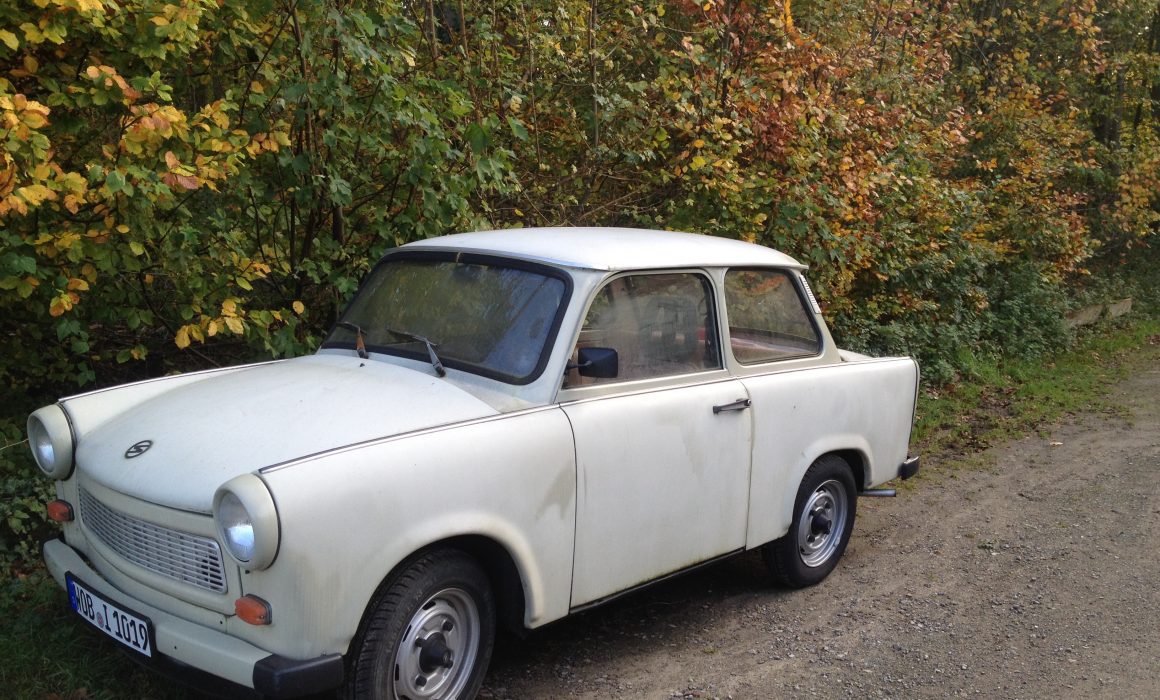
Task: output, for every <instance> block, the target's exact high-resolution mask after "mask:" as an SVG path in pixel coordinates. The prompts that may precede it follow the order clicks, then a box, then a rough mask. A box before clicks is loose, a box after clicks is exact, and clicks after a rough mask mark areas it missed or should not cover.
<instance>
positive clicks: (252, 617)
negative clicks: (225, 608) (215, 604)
mask: <svg viewBox="0 0 1160 700" xmlns="http://www.w3.org/2000/svg"><path fill="white" fill-rule="evenodd" d="M234 612H235V613H237V615H238V617H240V618H241V619H242V620H243V621H245V622H248V623H250V624H251V625H268V624H270V604H269V603H267V602H266V601H264V600H262V599H261V598H259V597H258V596H256V595H244V596H242V597H241V598H238V599H237V600H235V601H234Z"/></svg>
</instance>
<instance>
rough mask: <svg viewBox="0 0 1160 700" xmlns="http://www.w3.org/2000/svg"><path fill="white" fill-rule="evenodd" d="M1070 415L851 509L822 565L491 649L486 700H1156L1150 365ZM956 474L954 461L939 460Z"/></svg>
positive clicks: (750, 568)
mask: <svg viewBox="0 0 1160 700" xmlns="http://www.w3.org/2000/svg"><path fill="white" fill-rule="evenodd" d="M1148 352H1149V354H1150V355H1152V360H1153V361H1152V362H1151V363H1149V364H1139V365H1137V366H1138V367H1139V369H1138V370H1137V371H1135V372H1133V373H1132V375H1131V376H1130V378H1129V379H1127V380H1125V381H1124V382H1122V383H1120V384H1118V385H1117V386H1115V387H1113V388H1112V389H1111V391H1110V395H1109V397H1108V399H1107V401H1108V403H1110V404H1111V405H1115V406H1118V407H1122V409H1117V410H1115V411H1111V412H1108V411H1104V412H1096V411H1091V412H1086V413H1082V414H1079V415H1075V416H1072V417H1070V418H1068V419H1067V420H1065V421H1063V422H1061V423H1060V424H1057V425H1052V426H1044V427H1042V428H1040V429H1039V431H1038V432H1037V433H1036V434H1034V435H1032V436H1028V437H1025V438H1023V439H1019V440H1016V441H1013V442H1010V443H1008V444H1004V445H999V446H996V447H993V448H991V449H989V450H986V451H985V452H981V453H979V454H977V455H973V456H971V458H970V459H967V460H965V462H966V463H969V466H967V465H966V464H965V462H964V460H963V459H962V458H961V457H962V456H959V457H958V458H956V459H954V460H949V459H938V458H937V457H936V458H929V457H928V458H926V459H925V460H924V463H923V467H922V470H923V471H922V472H921V473H920V475H919V477H918V478H917V479H915V480H914V481H913V482H911V483H913V484H914V486H913V487H911V485H910V484H906V485H905V487H904V488H902V489H901V490H900V491H899V496H898V497H897V498H894V499H886V498H881V499H879V498H862V499H859V501H858V518H857V522H856V524H855V529H854V536H853V540H852V541H851V543H850V547H849V549H848V550H847V551H846V554H845V557H844V558H843V560H842V561H841V562H840V563H839V565H838V568H837V569H836V570H835V571H834V573H833V574H831V575H830V577H829V578H828V579H826V580H825V581H823V582H822V583H821V584H819V585H817V586H815V587H813V588H810V589H806V590H799V591H784V590H778V589H775V588H772V587H770V585H769V583H768V578H767V576H766V573H765V570H764V567H763V564H762V562H761V557H760V556H759V555H758V554H756V553H748V554H745V555H742V556H739V557H736V558H734V559H731V560H729V561H726V562H724V563H722V564H719V565H715V566H713V567H710V568H707V569H703V570H700V571H698V572H694V573H691V574H688V575H686V576H683V577H680V578H677V579H675V580H672V581H669V582H666V583H663V584H659V585H657V586H654V587H652V588H650V589H647V590H646V591H643V592H641V593H638V594H635V595H631V596H628V597H626V598H622V599H620V600H618V601H616V602H614V603H612V604H610V605H607V606H604V607H602V608H598V609H596V610H593V611H591V612H588V613H584V614H581V615H577V616H575V617H572V618H568V619H567V620H564V621H562V622H559V623H556V624H555V625H552V626H549V627H548V628H546V629H543V630H540V631H537V632H535V633H533V634H532V635H531V636H530V637H528V638H526V639H523V640H517V639H503V640H501V641H500V643H499V645H498V646H497V649H496V657H495V659H494V660H493V662H492V667H491V671H490V674H489V676H488V679H487V683H486V685H485V689H484V691H483V693H482V694H481V697H489V698H560V697H573V698H809V697H824V698H836V697H845V696H851V697H859V698H861V697H900V698H943V697H965V696H972V697H974V696H977V697H986V698H1060V697H1062V698H1069V697H1085V698H1093V697H1105V698H1112V697H1114V698H1158V697H1160V592H1158V591H1157V583H1156V582H1157V581H1158V580H1160V556H1158V555H1160V478H1158V477H1160V399H1158V397H1160V369H1157V367H1160V363H1158V362H1155V360H1160V352H1157V350H1156V349H1155V348H1153V349H1150V350H1149V351H1148ZM955 465H958V466H955Z"/></svg>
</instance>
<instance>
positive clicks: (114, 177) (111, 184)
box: [105, 170, 140, 255]
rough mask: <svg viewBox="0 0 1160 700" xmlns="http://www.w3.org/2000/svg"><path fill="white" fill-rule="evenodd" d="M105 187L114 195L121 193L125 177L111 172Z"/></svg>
mask: <svg viewBox="0 0 1160 700" xmlns="http://www.w3.org/2000/svg"><path fill="white" fill-rule="evenodd" d="M105 187H108V188H109V192H111V193H113V194H116V193H118V192H120V191H121V190H123V189H125V176H124V175H122V174H121V171H119V170H111V171H109V174H108V175H107V176H106V177H105ZM138 255H140V253H138Z"/></svg>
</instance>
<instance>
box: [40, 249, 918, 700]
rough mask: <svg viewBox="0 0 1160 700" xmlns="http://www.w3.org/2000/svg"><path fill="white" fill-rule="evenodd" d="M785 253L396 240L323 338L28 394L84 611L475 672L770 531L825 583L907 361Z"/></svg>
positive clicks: (388, 672) (187, 643)
mask: <svg viewBox="0 0 1160 700" xmlns="http://www.w3.org/2000/svg"><path fill="white" fill-rule="evenodd" d="M802 270H803V267H802V266H801V265H799V264H798V263H796V262H794V260H793V259H791V258H789V257H787V256H785V255H783V254H781V253H778V252H775V251H773V250H769V249H767V248H763V247H760V246H757V245H752V244H749V243H743V242H739V241H733V240H725V239H721V238H712V237H706V236H698V235H692V234H684V233H671V232H660V231H639V230H626V229H579V228H560V229H522V230H508V231H490V232H479V233H466V234H461V235H455V236H447V237H444V238H437V239H432V240H426V241H422V242H418V243H412V244H408V245H404V246H402V247H400V248H397V249H394V250H392V251H390V252H389V253H388V254H387V255H386V256H385V257H384V258H383V260H382V261H381V262H380V263H379V265H378V266H377V267H376V268H375V269H374V271H373V272H372V273H371V274H370V276H369V277H368V279H367V280H366V282H365V283H364V284H363V287H362V289H361V290H360V291H359V293H358V295H357V296H356V297H355V299H354V301H353V302H352V303H351V304H350V307H349V308H348V309H347V310H346V312H345V314H344V315H343V316H342V320H341V321H339V322H338V323H337V324H336V326H335V328H334V329H333V331H332V332H331V334H330V335H329V337H328V338H327V339H326V341H325V342H324V343H323V344H322V347H321V349H320V350H319V351H318V353H317V354H315V355H312V356H308V357H300V358H296V359H292V360H284V361H278V362H267V363H263V364H257V365H249V366H245V367H232V368H227V369H219V370H211V371H205V372H195V373H191V374H184V375H179V376H172V377H164V378H161V379H154V380H150V381H144V382H139V383H136V384H130V385H126V386H121V387H115V388H112V389H104V390H100V391H94V392H91V393H87V394H82V395H79V396H73V397H70V398H66V399H62V400H61V401H59V402H58V403H56V404H53V405H51V406H46V407H44V408H41V409H40V410H38V411H36V412H35V413H34V414H32V416H31V417H30V418H29V425H28V429H29V440H30V444H31V446H32V449H33V453H34V454H35V457H36V460H37V462H38V464H39V465H40V467H41V468H42V469H43V470H44V472H45V473H46V474H47V475H48V476H49V477H51V478H53V479H55V480H56V491H57V496H58V500H56V501H54V502H53V503H51V504H50V505H49V511H50V514H51V516H52V517H53V518H54V519H55V520H57V521H59V522H61V523H62V526H63V535H62V537H60V538H59V539H56V540H52V541H50V542H48V543H47V544H46V545H45V547H44V557H45V560H46V562H47V564H48V568H49V570H50V571H51V573H52V575H53V576H54V577H55V578H56V580H57V581H58V582H59V583H60V584H61V585H62V586H63V587H65V588H66V589H67V591H68V596H69V600H70V602H71V605H72V607H73V608H74V609H75V610H76V612H77V614H78V615H79V616H80V618H81V619H82V620H84V621H85V622H88V623H90V624H92V625H93V626H95V627H97V628H98V629H100V630H101V631H103V632H105V633H106V634H108V635H109V636H110V637H112V638H113V639H115V640H116V641H117V642H119V643H120V644H122V645H124V646H125V647H127V648H128V649H130V650H132V653H133V654H136V655H138V657H139V658H142V659H143V660H146V659H144V657H148V659H147V661H148V662H149V663H150V664H153V665H156V666H158V667H159V668H160V669H161V670H167V671H170V672H174V673H181V674H184V675H186V676H190V677H192V678H194V680H195V681H198V682H202V681H207V680H213V681H215V682H219V683H224V684H225V686H224V687H226V688H228V689H230V691H229V692H233V691H240V690H244V689H248V690H252V691H256V693H257V694H260V695H264V696H271V697H295V696H300V695H305V694H310V693H316V692H320V691H326V690H330V689H335V688H342V689H343V691H344V693H345V695H346V696H347V697H354V698H409V699H412V700H418V699H421V698H465V697H472V696H474V695H475V693H476V692H477V691H478V689H479V687H480V685H481V683H482V681H483V677H484V673H485V671H486V668H487V664H488V660H489V657H490V655H491V651H492V645H493V638H494V635H495V631H496V628H497V625H499V624H506V625H511V626H513V627H514V628H516V629H519V630H522V629H532V628H536V627H540V626H542V625H544V624H546V623H549V622H551V621H553V620H557V619H560V618H562V617H564V616H566V615H568V614H569V613H573V612H576V611H578V610H582V609H584V608H587V607H590V606H593V605H597V604H599V603H601V602H604V601H607V600H609V599H610V598H613V597H615V596H618V595H621V594H623V593H625V592H627V591H631V590H633V589H636V588H638V587H640V586H644V585H646V584H649V583H651V582H655V581H657V580H659V579H662V578H665V577H667V576H670V575H672V574H674V573H677V572H681V571H685V570H688V569H690V568H692V567H696V566H699V565H702V564H705V563H706V562H712V561H715V560H717V559H720V558H722V557H726V556H729V555H732V554H736V553H738V552H743V551H746V550H750V549H754V548H761V549H762V550H763V551H764V553H765V555H766V560H767V561H768V563H769V565H770V568H771V570H772V572H773V575H774V577H775V579H777V580H778V581H780V582H781V583H783V584H786V585H789V586H808V585H811V584H815V583H817V582H819V581H821V580H822V579H823V578H825V577H826V575H827V574H829V573H830V571H831V570H832V569H833V568H834V566H835V564H836V563H837V562H838V559H839V558H840V557H841V556H842V553H843V551H844V550H845V548H846V544H847V542H848V541H849V539H850V532H851V529H852V528H853V525H854V513H855V505H856V502H857V498H858V496H859V495H866V494H874V495H882V494H883V493H884V490H881V489H878V490H873V489H872V487H874V486H876V485H878V484H881V483H882V482H885V481H887V480H889V479H894V478H895V477H898V476H901V477H903V478H907V477H909V476H911V475H913V474H914V473H915V472H916V471H917V469H918V460H917V458H908V450H907V447H908V442H909V438H910V430H911V424H912V421H913V417H914V407H915V396H916V390H917V386H918V367H917V365H916V364H915V362H914V361H913V360H911V359H909V358H888V359H872V358H869V357H866V356H863V355H857V354H854V353H847V352H845V351H841V350H839V349H838V348H837V347H835V345H834V343H833V340H832V339H831V337H830V333H829V332H828V330H827V329H826V325H825V323H824V322H823V320H822V316H821V314H820V310H819V308H818V304H817V301H816V300H815V299H814V296H813V294H812V293H811V292H810V288H809V286H808V285H807V284H806V280H805V278H804V277H803V276H802Z"/></svg>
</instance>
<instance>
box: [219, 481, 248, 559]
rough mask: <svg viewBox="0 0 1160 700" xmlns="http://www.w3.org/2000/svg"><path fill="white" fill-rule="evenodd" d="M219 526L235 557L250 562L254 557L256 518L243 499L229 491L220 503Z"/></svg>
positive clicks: (227, 547) (226, 543)
mask: <svg viewBox="0 0 1160 700" xmlns="http://www.w3.org/2000/svg"><path fill="white" fill-rule="evenodd" d="M218 527H219V528H220V529H221V535H222V541H223V542H225V545H226V549H228V550H229V551H230V554H231V555H232V556H233V557H234V559H237V560H238V561H240V562H246V563H249V561H250V560H251V559H253V558H254V519H253V518H251V517H250V514H249V513H247V512H246V506H245V505H244V504H243V503H242V501H241V499H240V498H238V497H237V496H235V495H234V494H233V493H230V492H228V491H227V492H226V493H224V494H223V495H222V500H221V502H220V503H218Z"/></svg>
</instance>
